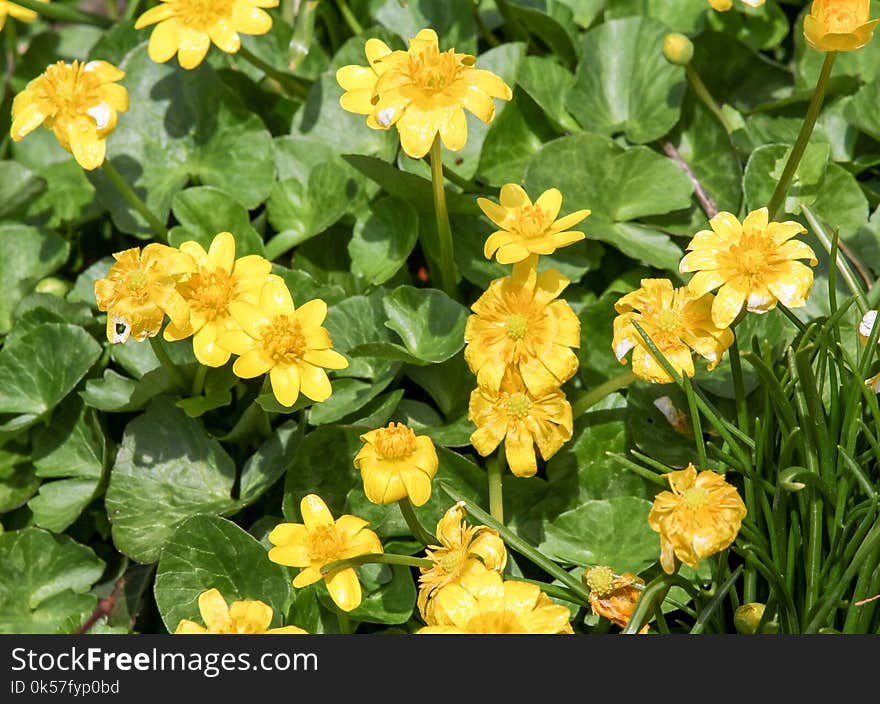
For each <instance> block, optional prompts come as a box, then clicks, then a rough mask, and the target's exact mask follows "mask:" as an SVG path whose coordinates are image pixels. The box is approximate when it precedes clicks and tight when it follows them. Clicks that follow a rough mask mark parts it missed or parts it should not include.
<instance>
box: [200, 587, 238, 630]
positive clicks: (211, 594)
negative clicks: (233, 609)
mask: <svg viewBox="0 0 880 704" xmlns="http://www.w3.org/2000/svg"><path fill="white" fill-rule="evenodd" d="M199 613H201V615H202V620H203V621H204V622H205V625H206V626H207V627H208V629H209V630H211V631H222V630H226V629H228V628H229V624H230V617H229V607H228V606H227V605H226V599H224V598H223V595H222V594H221V593H220V591H219V590H218V589H209V590H208V591H205V592H202V593H201V594H200V595H199Z"/></svg>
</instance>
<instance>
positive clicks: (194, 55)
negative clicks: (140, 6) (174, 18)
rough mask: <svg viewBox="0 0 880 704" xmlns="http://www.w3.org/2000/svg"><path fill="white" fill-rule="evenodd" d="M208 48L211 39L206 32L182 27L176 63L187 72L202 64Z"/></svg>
mask: <svg viewBox="0 0 880 704" xmlns="http://www.w3.org/2000/svg"><path fill="white" fill-rule="evenodd" d="M157 29H158V27H157ZM154 31H155V30H154ZM210 47H211V37H210V36H208V33H207V32H204V31H198V30H195V29H191V28H190V27H188V26H186V25H184V26H182V27H181V29H180V40H179V43H178V47H177V61H178V62H179V63H180V67H181V68H185V69H187V70H190V69H194V68H195V67H196V66H198V65H199V64H200V63H202V61H203V60H204V58H205V55H206V54H207V53H208V49H210Z"/></svg>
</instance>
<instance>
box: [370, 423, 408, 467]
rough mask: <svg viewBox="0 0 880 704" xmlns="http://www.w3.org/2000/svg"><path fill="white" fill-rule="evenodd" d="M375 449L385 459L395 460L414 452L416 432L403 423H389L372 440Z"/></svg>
mask: <svg viewBox="0 0 880 704" xmlns="http://www.w3.org/2000/svg"><path fill="white" fill-rule="evenodd" d="M373 444H374V446H375V447H376V451H377V452H378V453H379V454H380V455H381V456H382V457H383V458H384V459H386V460H396V459H400V458H401V457H406V456H407V455H410V454H412V453H413V452H415V449H416V434H415V433H414V432H413V431H412V429H411V428H407V427H406V426H405V425H404V424H403V423H396V424H395V423H389V424H388V427H387V428H382V429H380V430H379V432H378V433H377V435H376V439H375V440H374V441H373Z"/></svg>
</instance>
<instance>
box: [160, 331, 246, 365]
mask: <svg viewBox="0 0 880 704" xmlns="http://www.w3.org/2000/svg"><path fill="white" fill-rule="evenodd" d="M166 330H167V328H166ZM193 353H194V354H195V356H196V359H197V360H199V363H201V364H204V365H205V366H206V367H222V366H223V365H224V364H226V363H227V362H228V361H229V357H230V354H229V351H228V350H225V349H223V348H222V347H221V346H220V345H218V344H217V327H216V326H215V325H214V324H212V323H209V324H208V325H205V327H203V328H202V329H201V330H199V331H198V332H197V333H196V334H195V336H194V337H193Z"/></svg>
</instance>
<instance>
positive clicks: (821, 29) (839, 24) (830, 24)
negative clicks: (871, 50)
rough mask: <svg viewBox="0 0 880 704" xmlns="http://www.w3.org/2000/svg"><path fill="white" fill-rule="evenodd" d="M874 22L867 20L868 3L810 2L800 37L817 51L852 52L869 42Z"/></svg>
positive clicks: (841, 0)
mask: <svg viewBox="0 0 880 704" xmlns="http://www.w3.org/2000/svg"><path fill="white" fill-rule="evenodd" d="M878 23H880V20H872V19H871V0H813V4H812V6H811V7H810V14H809V15H807V16H806V17H805V18H804V38H805V39H806V40H807V44H809V45H810V46H811V47H813V48H814V49H817V50H818V51H855V50H856V49H861V48H862V47H863V46H865V44H867V43H868V42H869V41H871V37H872V36H873V34H874V28H875V27H876V26H877V24H878Z"/></svg>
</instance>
